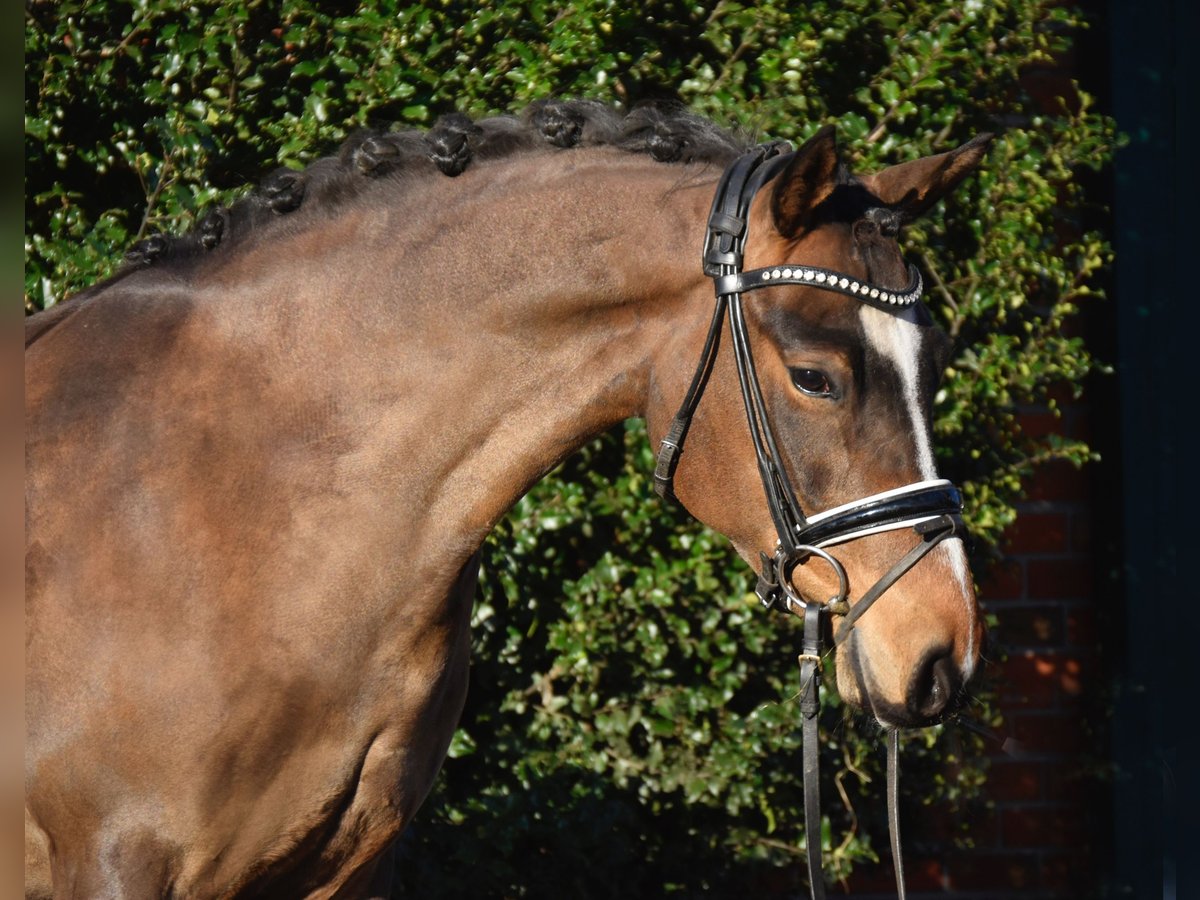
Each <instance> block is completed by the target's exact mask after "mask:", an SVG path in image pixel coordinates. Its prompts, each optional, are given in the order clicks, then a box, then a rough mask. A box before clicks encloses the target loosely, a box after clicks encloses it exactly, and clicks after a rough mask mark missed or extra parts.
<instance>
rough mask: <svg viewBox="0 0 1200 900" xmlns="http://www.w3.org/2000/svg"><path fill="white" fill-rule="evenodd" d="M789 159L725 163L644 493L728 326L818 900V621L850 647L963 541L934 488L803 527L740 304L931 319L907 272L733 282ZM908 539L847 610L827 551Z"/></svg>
mask: <svg viewBox="0 0 1200 900" xmlns="http://www.w3.org/2000/svg"><path fill="white" fill-rule="evenodd" d="M791 149H792V148H791V145H790V144H787V143H786V142H775V143H769V144H762V145H760V146H758V147H756V148H755V149H754V150H753V151H751V152H750V153H747V154H746V155H744V156H742V157H740V158H738V159H737V160H735V161H734V162H733V163H732V164H730V165H729V167H728V168H726V170H725V172H724V174H723V175H722V176H721V180H720V182H719V183H718V185H717V191H716V195H715V196H714V198H713V203H712V210H711V211H710V213H709V218H708V229H707V233H706V237H705V242H704V255H703V262H704V272H705V274H706V275H709V276H710V277H711V278H712V279H713V284H714V287H715V290H716V306H715V309H714V311H713V317H712V322H711V324H710V325H709V329H708V335H707V337H706V339H705V342H704V348H703V350H702V351H701V353H700V361H699V364H698V365H697V367H696V372H695V374H694V375H693V377H692V382H691V385H690V386H689V388H688V391H687V394H686V395H685V396H684V400H683V403H682V404H681V405H680V407H679V412H678V413H676V415H675V418H674V419H673V420H672V422H671V425H670V427H669V428H668V429H667V434H666V437H664V438H663V440H662V445H661V447H660V449H659V454H658V463H657V465H656V467H655V471H654V487H655V490H656V491H657V492H658V494H659V495H660V496H661V497H663V498H665V499H673V498H674V496H675V495H674V490H673V478H674V474H675V470H676V468H677V466H678V464H679V458H680V454H681V453H682V452H683V446H684V441H685V440H686V438H687V433H688V429H689V427H690V426H691V422H692V417H693V415H694V414H695V411H696V408H697V406H698V405H699V403H700V398H701V396H702V395H703V393H704V388H705V386H706V385H707V383H708V378H709V376H710V375H711V373H712V367H713V364H714V362H715V360H716V356H717V351H718V349H719V345H720V338H721V332H722V330H723V325H724V321H725V319H726V318H728V320H729V334H730V340H731V343H732V347H733V354H734V360H735V362H736V364H737V373H738V382H739V384H740V386H741V394H742V401H743V404H744V406H745V408H746V419H747V421H748V423H749V426H750V436H751V439H752V441H753V444H754V452H755V456H756V458H757V462H758V470H759V475H760V477H761V479H762V484H763V490H764V492H765V494H766V499H767V507H768V509H769V510H770V514H771V519H772V520H773V522H774V524H775V530H776V532H777V534H778V538H779V539H778V542H777V544H776V547H775V554H774V556H768V555H767V554H766V553H760V554H759V555H760V563H761V569H760V572H759V576H758V584H757V587H756V590H755V593H756V594H757V595H758V598H759V600H760V601H761V602H762V604H763V606H764V607H766V608H768V609H772V608H774V609H780V610H784V611H787V612H791V613H794V614H796V615H798V616H801V617H802V618H803V619H804V636H803V643H802V652H801V654H800V657H799V662H800V684H801V692H800V711H801V717H802V718H801V734H802V748H803V749H802V753H803V760H802V762H803V777H804V830H805V849H806V856H807V862H808V876H809V883H810V889H811V892H812V897H813V900H824V897H825V881H824V878H823V876H822V868H821V837H820V835H821V822H820V768H819V752H818V729H817V718H818V713H819V711H820V703H819V689H820V674H821V665H822V660H823V658H824V655H825V652H826V651H825V641H824V623H823V622H822V618H823V617H825V616H828V617H830V618H832V617H833V616H841V617H843V618H842V622H841V625H840V627H839V628H838V630H837V632H836V636H835V637H834V640H833V645H834V646H835V647H836V646H838V645H840V644H842V643H844V642H845V641H846V640H847V639H848V638H849V637H850V635H851V631H852V629H853V627H854V624H855V623H856V622H857V621H858V620H859V619H860V618H862V616H863V614H865V613H866V612H867V610H868V609H870V607H871V606H872V605H873V604H874V603H875V601H876V600H878V599H879V597H880V596H882V595H883V593H884V592H885V591H886V590H887V589H888V588H889V587H891V586H892V585H893V584H894V583H895V582H896V581H897V580H898V579H899V578H900V577H901V576H902V575H904V574H905V573H906V572H907V571H908V570H909V569H911V568H912V567H913V566H914V565H916V564H917V562H918V561H920V559H921V558H922V557H924V556H925V555H926V554H928V553H929V552H930V551H931V550H933V548H934V547H936V546H937V545H938V544H939V543H941V542H942V541H943V540H945V539H946V538H949V537H953V536H957V535H961V534H962V531H963V523H962V517H961V511H962V497H961V495H960V494H959V491H958V489H957V488H956V487H955V486H954V485H953V484H951V483H950V482H949V481H945V480H940V479H938V480H930V481H921V482H916V483H913V484H909V485H905V486H903V487H899V488H895V489H893V490H889V491H884V492H882V493H879V494H874V495H871V496H869V497H863V498H861V499H859V500H855V501H852V502H850V503H847V504H844V505H842V506H838V507H835V508H834V509H830V510H826V511H825V512H822V513H818V514H815V515H811V516H808V517H806V516H805V515H804V513H803V511H802V510H801V508H800V503H799V501H798V500H797V498H796V495H795V492H794V490H793V489H792V486H791V483H790V481H789V479H788V475H787V471H786V468H785V466H784V464H783V457H782V455H781V454H780V452H779V444H778V442H777V440H776V438H775V434H774V432H773V430H772V428H771V423H770V420H769V418H768V416H767V412H766V404H765V402H764V399H763V394H762V388H761V386H760V384H759V381H758V375H757V372H756V370H755V367H754V358H753V356H752V354H751V352H750V340H749V333H748V331H747V328H746V318H745V311H744V307H743V304H742V295H743V294H744V293H746V292H748V291H753V290H758V289H760V288H764V287H773V286H774V285H776V284H799V285H805V286H811V287H814V288H819V289H822V290H826V291H833V292H835V293H840V294H844V295H846V296H849V297H853V298H854V299H856V300H858V301H859V302H861V303H867V304H869V305H871V306H874V307H876V308H877V309H881V310H883V311H885V312H888V313H891V314H892V315H895V316H897V317H899V318H902V319H904V320H906V321H908V322H911V323H913V324H916V325H922V326H927V325H929V324H930V322H931V320H930V318H929V313H928V311H927V310H925V308H924V306H922V305H921V304H920V302H919V301H920V299H921V293H922V284H921V276H920V274H919V273H918V272H917V270H916V268H914V267H913V266H911V265H910V266H909V267H908V272H909V284H908V287H906V288H905V289H904V290H903V291H895V290H891V289H886V288H882V287H880V286H878V285H874V284H870V283H869V282H866V281H864V280H862V279H859V278H854V277H852V276H850V275H847V274H844V273H841V272H837V271H833V270H830V269H823V268H816V267H812V266H804V265H780V266H770V267H767V268H762V269H753V270H751V271H742V260H743V255H744V251H745V244H746V232H747V222H748V215H749V209H750V203H751V201H752V200H753V199H754V196H755V194H756V193H757V192H758V190H759V189H760V188H762V186H763V185H765V184H766V183H767V182H769V181H770V180H771V179H772V178H774V177H775V176H776V175H777V174H779V172H780V171H781V170H782V169H783V167H784V165H786V163H787V162H788V159H789V155H790V152H791ZM906 528H911V529H912V530H913V532H914V533H915V535H916V536H917V538H918V540H917V544H916V545H915V546H914V547H913V549H912V550H910V551H909V552H908V553H907V554H906V555H905V556H903V557H902V558H901V559H900V560H899V561H898V562H896V563H895V564H894V565H893V566H892V568H891V569H889V570H888V571H887V572H886V573H885V574H884V575H883V577H882V578H880V579H879V581H877V582H876V583H875V584H874V585H873V586H872V587H871V588H870V589H869V590H868V591H867V592H866V593H864V594H863V595H862V596H861V597H860V598H859V599H858V600H856V601H855V602H854V603H853V604H851V603H850V602H849V598H848V594H849V581H848V578H847V576H846V571H845V568H844V567H843V566H842V564H841V563H840V562H838V560H837V558H836V557H834V556H833V555H832V554H830V553H829V552H828V551H827V550H826V549H825V548H826V547H830V546H833V545H836V544H840V543H844V542H846V541H851V540H855V539H857V538H861V537H865V536H867V535H870V534H877V533H880V532H884V531H895V530H900V529H906ZM813 559H820V560H821V561H823V562H824V563H826V564H827V565H829V566H830V567H831V568H832V569H833V571H834V573H835V575H836V576H837V579H838V592H837V593H836V594H835V595H834V596H832V597H830V598H829V599H828V600H827V601H826V602H824V603H817V602H811V601H809V600H806V599H805V598H803V597H801V596H800V594H799V593H798V592H797V591H796V590H795V588H794V586H793V585H792V581H791V576H792V573H793V572H794V571H795V570H796V568H797V567H798V566H801V565H804V564H806V563H807V562H809V561H810V560H813ZM898 735H899V733H898V731H897V730H896V729H894V728H893V729H889V730H888V743H887V747H888V765H887V774H888V778H887V781H888V784H887V798H888V799H887V802H888V828H889V831H890V833H891V844H892V857H893V860H894V865H895V870H896V889H897V892H898V895H899V897H900V898H901V900H903V898H904V897H905V887H904V870H903V862H902V860H901V855H900V828H899V803H898V794H899V789H898V782H899V755H898V754H899V737H898Z"/></svg>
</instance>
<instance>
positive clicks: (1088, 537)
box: [1068, 513, 1092, 553]
mask: <svg viewBox="0 0 1200 900" xmlns="http://www.w3.org/2000/svg"><path fill="white" fill-rule="evenodd" d="M1070 531H1071V543H1070V547H1069V548H1068V549H1069V550H1070V551H1071V552H1072V553H1091V552H1092V517H1091V516H1090V515H1088V514H1086V513H1074V514H1073V515H1072V516H1071V525H1070Z"/></svg>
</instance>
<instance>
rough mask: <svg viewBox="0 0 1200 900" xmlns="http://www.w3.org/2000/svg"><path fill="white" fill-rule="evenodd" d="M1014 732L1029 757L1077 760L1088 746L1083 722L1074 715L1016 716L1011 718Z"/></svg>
mask: <svg viewBox="0 0 1200 900" xmlns="http://www.w3.org/2000/svg"><path fill="white" fill-rule="evenodd" d="M1012 732H1013V737H1015V738H1016V739H1017V740H1018V741H1019V742H1020V744H1021V749H1022V750H1024V751H1025V752H1026V753H1044V754H1053V755H1058V756H1074V755H1076V754H1078V753H1079V752H1080V751H1082V750H1083V748H1084V746H1085V744H1086V743H1087V739H1086V737H1087V736H1086V735H1085V733H1084V727H1083V720H1082V718H1081V717H1080V716H1079V715H1076V714H1072V713H1069V712H1068V713H1060V714H1048V715H1047V714H1039V715H1030V714H1028V713H1017V714H1015V715H1014V716H1013V717H1012Z"/></svg>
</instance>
